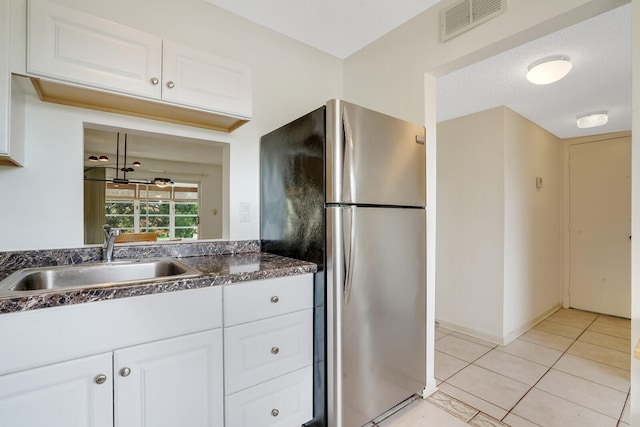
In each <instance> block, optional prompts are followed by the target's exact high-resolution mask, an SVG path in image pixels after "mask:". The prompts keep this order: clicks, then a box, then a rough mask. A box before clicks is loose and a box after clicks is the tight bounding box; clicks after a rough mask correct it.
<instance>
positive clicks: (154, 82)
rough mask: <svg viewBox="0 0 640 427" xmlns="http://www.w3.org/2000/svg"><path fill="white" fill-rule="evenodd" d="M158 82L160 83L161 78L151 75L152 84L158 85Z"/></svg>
mask: <svg viewBox="0 0 640 427" xmlns="http://www.w3.org/2000/svg"><path fill="white" fill-rule="evenodd" d="M158 83H160V80H158V78H157V77H151V84H152V85H154V86H155V85H157V84H158Z"/></svg>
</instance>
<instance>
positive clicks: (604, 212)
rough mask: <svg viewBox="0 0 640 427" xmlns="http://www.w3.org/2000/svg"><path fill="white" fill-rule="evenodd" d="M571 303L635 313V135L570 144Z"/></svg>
mask: <svg viewBox="0 0 640 427" xmlns="http://www.w3.org/2000/svg"><path fill="white" fill-rule="evenodd" d="M569 199H570V202H569V203H570V218H569V220H570V236H571V237H570V242H569V244H570V284H569V305H570V306H571V307H573V308H578V309H582V310H589V311H594V312H598V313H605V314H611V315H614V316H621V317H626V318H629V317H631V241H630V235H631V138H630V137H626V138H618V139H612V140H605V141H596V142H589V143H585V144H576V145H571V146H570V148H569Z"/></svg>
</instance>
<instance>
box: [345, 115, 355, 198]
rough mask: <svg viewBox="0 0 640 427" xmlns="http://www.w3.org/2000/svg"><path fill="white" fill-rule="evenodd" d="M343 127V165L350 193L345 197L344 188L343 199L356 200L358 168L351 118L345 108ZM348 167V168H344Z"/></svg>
mask: <svg viewBox="0 0 640 427" xmlns="http://www.w3.org/2000/svg"><path fill="white" fill-rule="evenodd" d="M342 129H343V133H344V151H345V153H344V158H345V164H344V165H343V177H344V178H343V179H345V178H346V179H347V180H348V181H349V182H348V188H349V194H348V195H347V196H346V197H345V195H344V188H343V195H342V197H343V200H344V201H353V200H356V169H355V159H354V157H353V130H352V129H351V124H350V123H349V118H348V117H347V111H346V110H344V111H343V112H342ZM344 169H348V170H344Z"/></svg>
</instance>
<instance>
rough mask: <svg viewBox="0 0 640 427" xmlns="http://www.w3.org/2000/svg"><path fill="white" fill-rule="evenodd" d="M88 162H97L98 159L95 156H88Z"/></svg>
mask: <svg viewBox="0 0 640 427" xmlns="http://www.w3.org/2000/svg"><path fill="white" fill-rule="evenodd" d="M89 161H90V162H97V161H98V158H97V157H96V156H89Z"/></svg>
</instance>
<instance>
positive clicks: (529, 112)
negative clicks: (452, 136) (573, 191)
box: [437, 4, 631, 138]
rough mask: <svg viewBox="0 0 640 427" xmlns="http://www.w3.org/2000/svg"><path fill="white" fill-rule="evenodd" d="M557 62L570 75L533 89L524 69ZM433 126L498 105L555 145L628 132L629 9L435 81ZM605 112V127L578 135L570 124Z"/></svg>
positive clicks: (584, 23) (629, 84)
mask: <svg viewBox="0 0 640 427" xmlns="http://www.w3.org/2000/svg"><path fill="white" fill-rule="evenodd" d="M557 54H564V55H568V56H569V57H570V58H571V62H572V63H573V68H572V70H571V72H570V73H569V74H568V75H567V76H566V77H565V78H564V79H562V80H560V81H558V82H556V83H552V84H550V85H546V86H537V85H534V84H531V83H529V82H528V81H527V80H526V77H525V75H526V73H527V67H528V66H529V64H530V63H532V62H534V61H536V60H538V59H541V58H544V57H547V56H550V55H557ZM437 87H438V98H437V120H438V122H440V121H444V120H448V119H452V118H454V117H459V116H463V115H467V114H470V113H474V112H478V111H483V110H486V109H489V108H493V107H497V106H500V105H505V106H507V107H509V108H511V109H512V110H514V111H516V112H517V113H519V114H521V115H522V116H524V117H526V118H528V119H529V120H531V121H532V122H534V123H536V124H538V125H539V126H541V127H543V128H545V129H546V130H548V131H549V132H551V133H553V134H554V135H556V136H558V137H560V138H568V137H574V136H582V135H593V134H598V133H607V132H615V131H621V130H630V129H631V5H630V4H628V5H625V6H622V7H619V8H617V9H614V10H612V11H609V12H607V13H604V14H602V15H599V16H596V17H594V18H591V19H589V20H587V21H583V22H581V23H579V24H577V25H574V26H571V27H568V28H565V29H563V30H561V31H558V32H556V33H553V34H550V35H547V36H545V37H542V38H540V39H538V40H534V41H532V42H530V43H527V44H524V45H521V46H519V47H517V48H515V49H512V50H509V51H507V52H504V53H501V54H499V55H496V56H494V57H492V58H488V59H486V60H484V61H481V62H478V63H476V64H473V65H471V66H469V67H466V68H463V69H460V70H458V71H455V72H452V73H450V74H447V75H445V76H442V77H440V78H439V79H438V82H437ZM600 110H606V111H608V112H609V123H608V124H607V125H605V126H603V127H598V128H592V129H578V128H577V126H576V116H578V115H580V114H584V113H589V112H594V111H600Z"/></svg>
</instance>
